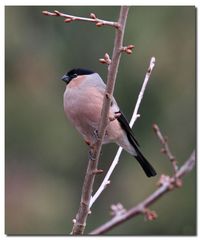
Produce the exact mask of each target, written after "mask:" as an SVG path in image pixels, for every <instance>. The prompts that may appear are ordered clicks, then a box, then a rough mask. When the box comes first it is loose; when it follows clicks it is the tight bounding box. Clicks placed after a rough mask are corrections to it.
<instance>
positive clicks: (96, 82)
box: [61, 68, 156, 177]
mask: <svg viewBox="0 0 200 240" xmlns="http://www.w3.org/2000/svg"><path fill="white" fill-rule="evenodd" d="M61 79H62V80H63V81H64V82H65V84H66V89H65V91H64V95H63V104H64V112H65V115H66V116H67V118H68V119H69V120H70V121H71V123H72V125H73V126H74V127H75V128H76V130H77V131H78V132H79V133H80V134H81V135H82V137H83V139H84V141H85V142H86V143H87V144H88V145H91V146H92V144H94V143H95V141H96V139H97V134H98V133H97V129H98V126H99V122H100V119H101V110H102V105H103V99H104V93H105V89H106V85H105V83H104V81H103V80H102V78H101V77H100V75H99V74H98V73H96V72H94V71H92V70H88V69H86V68H74V69H72V70H70V71H68V72H67V73H66V74H64V76H63V77H62V78H61ZM109 119H112V120H110V121H109V123H108V125H107V127H106V132H105V136H104V139H103V142H102V143H103V144H108V143H113V142H114V143H116V144H117V145H118V146H121V147H122V148H123V149H124V150H125V151H126V152H128V153H129V154H130V155H132V156H133V157H135V159H136V160H137V161H138V162H139V164H140V165H141V167H142V168H143V170H144V172H145V174H146V175H147V177H152V176H155V175H156V171H155V169H154V168H153V167H152V165H151V164H150V163H149V162H148V161H147V159H146V158H145V157H144V155H143V154H142V153H141V151H140V149H139V147H140V146H139V143H138V141H137V140H136V139H135V137H134V135H133V132H132V130H131V128H130V126H129V124H128V121H127V120H126V117H125V116H124V114H123V113H122V111H120V108H119V107H118V105H117V102H116V100H115V98H114V97H113V96H112V98H111V104H110V109H109Z"/></svg>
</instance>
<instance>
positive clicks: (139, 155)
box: [117, 111, 156, 177]
mask: <svg viewBox="0 0 200 240" xmlns="http://www.w3.org/2000/svg"><path fill="white" fill-rule="evenodd" d="M119 113H120V116H119V117H118V118H117V119H118V121H119V123H120V125H121V127H122V128H123V129H124V131H125V132H126V135H127V137H128V140H129V142H130V143H131V145H132V146H133V148H134V150H135V152H136V154H137V155H134V157H135V158H136V159H137V160H138V162H139V164H140V165H141V167H142V168H143V170H144V171H145V173H146V175H147V177H153V176H155V175H156V171H155V170H154V168H153V167H152V166H151V164H150V163H149V162H148V161H147V160H146V158H145V157H144V156H143V155H142V153H141V152H140V150H139V144H138V142H137V140H136V139H135V137H134V136H133V133H132V130H131V128H130V127H129V124H128V122H127V120H126V118H125V116H124V115H123V114H122V112H120V111H119Z"/></svg>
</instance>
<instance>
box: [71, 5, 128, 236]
mask: <svg viewBox="0 0 200 240" xmlns="http://www.w3.org/2000/svg"><path fill="white" fill-rule="evenodd" d="M128 10H129V7H125V6H122V7H121V9H120V15H119V20H118V23H119V26H120V27H119V28H117V29H116V35H115V42H114V49H113V54H112V60H111V63H110V65H109V67H108V76H107V85H106V90H105V94H104V100H103V106H102V112H101V121H100V123H99V127H98V132H97V135H98V137H97V141H96V143H95V144H94V145H93V146H92V147H91V148H90V154H89V162H88V167H87V172H86V175H85V179H84V183H83V188H82V195H81V202H80V207H79V210H78V213H77V215H76V219H75V220H74V225H73V229H72V234H73V235H80V234H83V233H84V230H85V226H86V221H87V217H88V213H89V203H90V199H91V196H92V189H93V183H94V179H95V175H96V174H95V173H94V172H95V171H96V169H97V166H98V162H99V156H100V152H101V147H102V142H103V138H104V135H105V129H106V126H107V123H108V113H109V109H110V103H111V97H112V95H113V90H114V86H115V80H116V76H117V71H118V66H119V61H120V56H121V50H120V49H121V47H122V43H123V36H124V30H125V25H126V19H127V16H128Z"/></svg>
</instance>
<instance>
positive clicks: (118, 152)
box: [90, 57, 155, 208]
mask: <svg viewBox="0 0 200 240" xmlns="http://www.w3.org/2000/svg"><path fill="white" fill-rule="evenodd" d="M154 66H155V57H152V58H151V60H150V63H149V67H148V70H147V73H146V75H145V79H144V82H143V84H142V88H141V90H140V93H139V95H138V99H137V102H136V105H135V108H134V111H133V115H132V118H131V121H130V127H131V128H132V127H133V124H134V123H135V121H136V119H137V118H138V117H139V116H140V115H139V114H138V110H139V106H140V103H141V101H142V98H143V95H144V91H145V89H146V86H147V83H148V81H149V78H150V75H151V73H152V71H153V68H154ZM122 150H123V149H122V147H119V148H118V150H117V153H116V155H115V157H114V160H113V162H112V164H111V166H110V168H109V170H108V172H107V174H106V176H105V178H104V180H103V182H102V183H101V185H100V187H99V188H98V190H97V192H96V193H95V194H94V196H93V197H92V198H91V201H90V208H91V207H92V205H93V204H94V202H95V201H96V200H97V198H98V197H99V196H100V194H101V193H102V192H103V191H104V190H105V188H106V186H107V185H108V184H110V180H109V179H110V176H111V174H112V173H113V171H114V169H115V167H116V165H117V164H118V162H119V158H120V155H121V153H122Z"/></svg>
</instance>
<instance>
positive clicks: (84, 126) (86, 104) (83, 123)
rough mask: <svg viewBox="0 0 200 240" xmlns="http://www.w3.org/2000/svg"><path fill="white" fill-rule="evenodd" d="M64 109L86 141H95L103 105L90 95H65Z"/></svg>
mask: <svg viewBox="0 0 200 240" xmlns="http://www.w3.org/2000/svg"><path fill="white" fill-rule="evenodd" d="M64 111H65V114H66V115H67V117H68V118H69V120H70V121H71V122H72V124H73V125H74V127H75V128H76V129H77V130H78V132H79V133H80V134H81V135H82V136H83V138H84V139H85V141H88V142H90V143H93V142H94V141H95V134H96V132H95V131H96V130H97V128H98V124H99V119H100V115H101V107H98V106H96V104H95V103H94V101H89V99H88V97H87V98H86V97H84V96H82V97H79V98H74V97H73V98H72V97H70V96H69V97H67V98H66V96H65V97H64Z"/></svg>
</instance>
